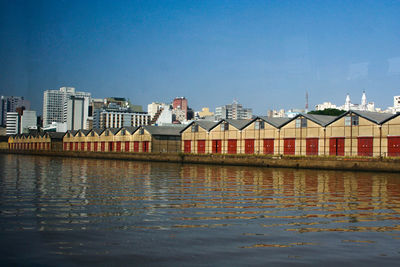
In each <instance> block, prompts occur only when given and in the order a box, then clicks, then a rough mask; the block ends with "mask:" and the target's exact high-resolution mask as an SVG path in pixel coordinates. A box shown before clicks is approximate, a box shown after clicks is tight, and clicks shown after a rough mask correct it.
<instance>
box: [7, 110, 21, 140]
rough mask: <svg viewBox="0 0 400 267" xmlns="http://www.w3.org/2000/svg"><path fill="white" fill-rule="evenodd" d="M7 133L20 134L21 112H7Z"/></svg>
mask: <svg viewBox="0 0 400 267" xmlns="http://www.w3.org/2000/svg"><path fill="white" fill-rule="evenodd" d="M6 125H7V126H6V127H7V129H6V134H7V135H12V134H18V133H19V114H18V113H17V112H7V123H6Z"/></svg>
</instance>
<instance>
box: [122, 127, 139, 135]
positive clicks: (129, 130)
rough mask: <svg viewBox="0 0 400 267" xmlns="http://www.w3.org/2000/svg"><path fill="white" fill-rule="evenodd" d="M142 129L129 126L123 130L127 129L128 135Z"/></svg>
mask: <svg viewBox="0 0 400 267" xmlns="http://www.w3.org/2000/svg"><path fill="white" fill-rule="evenodd" d="M139 128H140V127H133V126H129V127H123V128H121V129H125V130H126V131H127V132H128V133H130V134H133V133H134V132H136V131H137V129H139Z"/></svg>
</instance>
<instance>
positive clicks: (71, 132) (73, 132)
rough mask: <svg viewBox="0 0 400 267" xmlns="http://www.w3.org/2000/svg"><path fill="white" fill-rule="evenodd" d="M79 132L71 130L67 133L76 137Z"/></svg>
mask: <svg viewBox="0 0 400 267" xmlns="http://www.w3.org/2000/svg"><path fill="white" fill-rule="evenodd" d="M77 132H78V131H77V130H69V131H67V132H66V133H70V134H71V135H72V136H75V135H76V133H77Z"/></svg>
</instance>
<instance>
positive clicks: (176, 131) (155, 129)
mask: <svg viewBox="0 0 400 267" xmlns="http://www.w3.org/2000/svg"><path fill="white" fill-rule="evenodd" d="M184 127H185V125H177V126H150V125H146V126H143V128H144V129H146V131H148V132H149V133H150V134H151V135H171V136H180V135H181V131H182V129H183V128H184Z"/></svg>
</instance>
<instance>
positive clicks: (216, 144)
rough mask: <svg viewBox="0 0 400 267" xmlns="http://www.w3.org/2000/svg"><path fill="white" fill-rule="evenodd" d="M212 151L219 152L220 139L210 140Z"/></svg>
mask: <svg viewBox="0 0 400 267" xmlns="http://www.w3.org/2000/svg"><path fill="white" fill-rule="evenodd" d="M212 153H221V140H212Z"/></svg>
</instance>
